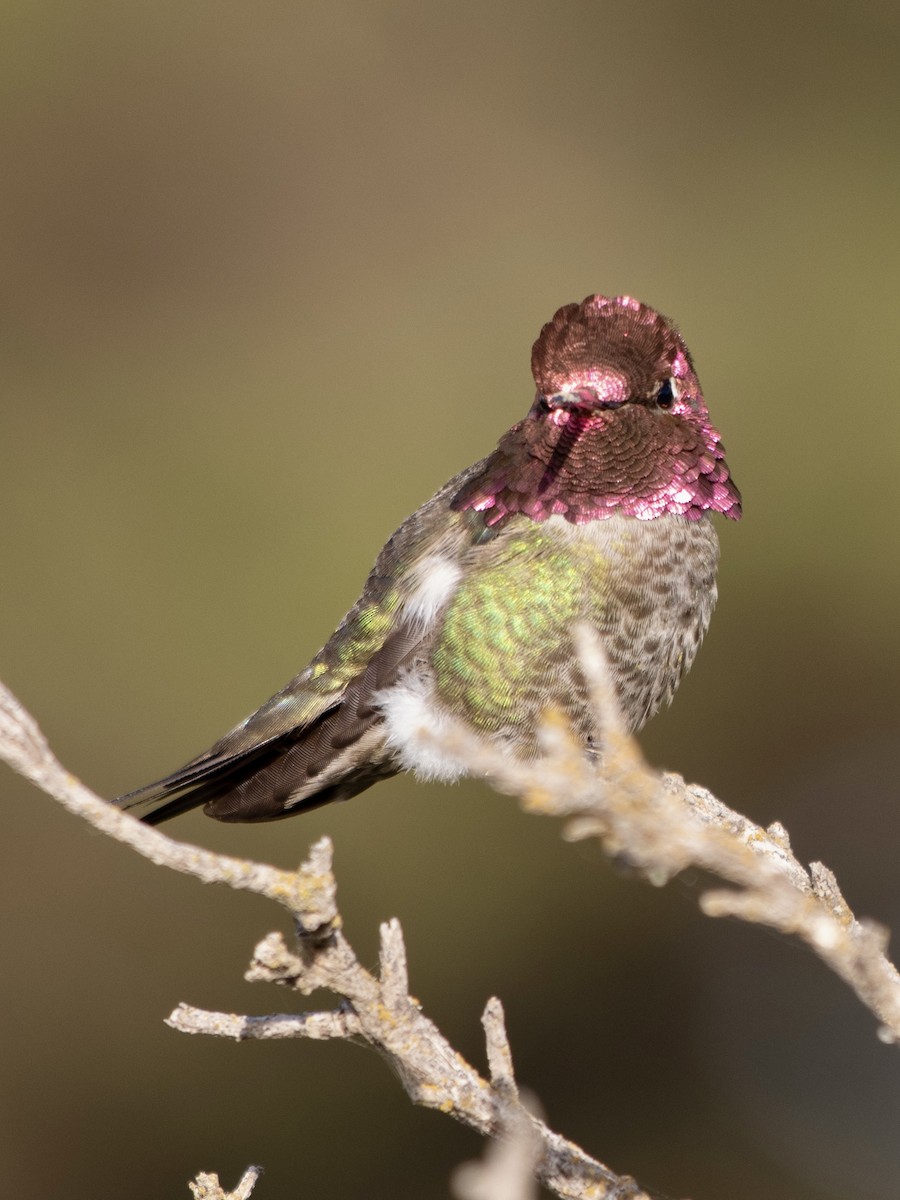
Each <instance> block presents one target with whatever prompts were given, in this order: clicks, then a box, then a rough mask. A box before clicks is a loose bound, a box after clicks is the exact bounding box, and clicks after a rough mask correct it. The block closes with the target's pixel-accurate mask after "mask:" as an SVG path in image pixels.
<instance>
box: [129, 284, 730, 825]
mask: <svg viewBox="0 0 900 1200" xmlns="http://www.w3.org/2000/svg"><path fill="white" fill-rule="evenodd" d="M531 369H532V373H533V375H534V381H535V385H536V388H537V394H536V395H535V398H534V401H533V403H532V405H531V408H530V409H529V411H528V413H527V415H526V416H525V418H524V419H523V420H521V421H519V422H518V423H517V424H515V425H513V427H512V428H511V429H510V430H509V431H508V432H507V433H505V434H504V435H503V437H502V438H501V439H500V441H499V443H498V445H497V448H496V449H495V450H494V451H493V452H492V453H491V454H489V455H488V457H487V458H484V459H482V460H481V461H480V462H477V463H475V464H474V465H473V466H471V467H469V468H467V469H466V470H464V471H462V472H461V473H460V474H459V475H456V476H455V477H454V478H453V479H451V480H450V481H449V482H448V483H446V484H445V485H444V486H443V487H442V488H440V490H439V491H438V492H437V493H436V494H435V495H434V496H433V497H432V498H431V499H430V500H428V501H426V503H425V504H423V505H422V507H421V508H419V509H418V510H417V511H416V512H414V513H413V514H412V515H411V516H410V517H408V518H407V519H406V520H405V521H404V522H403V524H402V525H401V526H400V528H399V529H398V530H397V531H396V533H394V534H393V536H392V537H391V538H389V540H388V542H387V544H386V545H385V546H384V548H383V549H382V551H381V553H380V554H379V555H378V558H377V560H376V562H375V566H374V567H373V569H372V571H371V573H370V575H369V577H368V578H367V580H366V582H365V584H364V586H363V591H362V595H361V596H360V598H359V600H358V601H357V602H356V604H355V605H354V606H353V608H351V609H350V611H349V613H347V615H346V616H345V617H344V619H343V621H341V623H340V625H339V626H338V627H337V629H336V630H335V632H334V633H333V634H332V636H331V637H330V638H329V639H328V641H327V643H326V644H325V646H324V647H323V648H322V649H321V650H320V651H319V653H318V654H317V655H316V656H315V657H314V658H313V659H312V661H311V662H310V663H309V665H308V666H306V667H304V669H303V670H302V671H301V672H300V674H299V675H297V676H296V677H295V678H294V679H292V680H291V681H290V683H288V684H287V685H286V686H285V687H284V688H282V689H281V691H280V692H277V693H276V694H275V695H274V696H273V697H272V698H271V699H270V700H267V701H266V703H265V704H263V705H262V707H261V708H259V709H257V711H256V712H254V713H253V714H252V715H251V716H249V717H247V718H246V719H245V720H243V721H241V723H240V724H239V725H237V726H236V727H235V728H234V729H232V730H231V731H230V732H229V733H226V734H225V736H224V737H222V738H220V739H219V741H217V742H216V743H215V745H213V746H212V747H210V749H208V750H206V751H205V752H204V753H203V754H200V755H199V756H198V757H197V758H194V759H192V760H191V761H190V762H189V763H187V764H186V765H185V766H183V767H182V768H181V769H180V770H178V771H175V772H174V773H173V774H172V775H169V776H167V777H166V778H165V779H162V780H160V781H159V782H157V783H152V784H150V785H148V786H147V787H143V788H139V789H138V790H137V791H134V792H130V793H129V794H128V795H126V796H122V797H120V798H119V799H118V800H117V801H116V803H117V804H119V805H120V806H121V807H122V808H125V809H129V810H131V809H133V810H135V813H136V815H140V816H141V819H142V820H144V821H145V822H147V823H149V824H152V825H155V824H158V823H159V822H161V821H165V820H167V819H168V818H170V817H174V816H176V815H178V814H179V813H183V812H186V811H188V810H189V809H193V808H196V807H199V806H202V807H203V809H204V811H205V812H206V813H207V814H208V815H209V816H211V817H216V818H218V819H219V820H221V821H268V820H274V819H277V818H280V817H288V816H292V815H293V814H294V813H301V812H304V811H306V810H308V809H311V808H315V807H318V806H319V805H322V804H327V803H329V802H330V801H332V800H346V799H349V798H350V797H352V796H355V795H357V794H358V793H359V792H362V791H364V790H365V789H366V788H368V787H371V785H372V784H374V783H377V782H378V781H379V780H381V779H387V778H389V777H390V776H392V775H395V774H397V773H398V772H400V771H407V770H411V771H414V772H415V774H416V775H417V776H418V777H420V778H423V779H438V780H445V781H452V780H455V779H458V778H459V777H460V776H462V775H464V774H465V773H466V767H465V765H464V764H463V763H461V762H459V761H456V760H455V759H454V758H453V757H452V755H451V754H450V753H449V752H446V751H444V750H443V749H442V748H441V745H440V732H441V729H442V727H446V726H447V725H448V724H449V723H451V722H457V721H461V722H463V723H465V725H466V726H467V727H468V728H470V729H471V730H473V731H474V732H475V733H476V734H477V735H478V736H480V737H482V738H484V739H487V740H488V741H489V742H490V743H492V744H494V745H497V746H500V747H503V748H504V749H508V751H509V752H510V754H512V755H514V756H517V757H521V758H525V759H528V758H533V757H534V756H536V755H537V754H539V739H538V730H539V728H540V725H541V722H542V720H543V718H544V715H545V714H546V712H547V711H548V710H550V709H553V710H557V711H561V712H562V713H563V714H564V715H565V717H566V718H567V720H568V721H569V723H570V724H571V727H572V729H573V731H574V733H575V735H576V737H577V738H578V739H580V741H581V742H582V744H583V745H584V748H585V753H588V754H589V753H592V748H593V741H594V738H595V736H596V734H595V716H594V714H593V712H592V710H591V706H590V703H589V700H588V696H587V688H586V685H585V681H584V679H583V678H582V675H581V671H580V668H579V663H578V658H577V654H576V651H575V647H574V641H573V638H574V632H575V630H576V628H577V627H578V626H580V625H581V624H583V623H587V624H588V625H589V626H590V627H592V628H593V629H594V630H595V631H596V633H597V635H598V637H599V639H600V641H601V643H602V645H603V649H604V652H605V654H606V658H607V660H608V664H609V670H610V674H611V678H612V681H613V685H614V687H615V691H616V695H617V698H618V703H619V706H620V708H621V712H622V715H623V718H624V721H625V724H626V725H627V726H628V727H629V728H630V729H631V730H637V729H639V728H640V727H641V726H642V725H643V724H644V722H645V721H646V720H647V719H648V718H649V717H651V716H653V714H654V713H655V712H656V711H657V710H658V709H659V708H661V707H662V706H663V705H664V704H668V703H669V701H670V700H671V699H672V696H673V695H674V693H675V689H676V688H677V686H678V683H679V681H680V680H681V678H682V677H683V675H684V674H685V672H686V671H687V670H688V668H689V667H690V665H691V663H692V662H693V659H694V656H695V654H696V652H697V649H698V647H699V645H700V642H701V641H702V639H703V636H704V634H705V633H706V630H707V627H708V625H709V621H710V617H711V616H712V611H713V608H714V606H715V602H716V569H717V566H718V559H719V544H718V536H717V533H716V530H715V527H714V525H713V521H712V519H711V518H712V516H713V514H714V513H721V514H723V515H724V516H726V517H730V518H731V519H733V520H736V519H738V518H739V517H740V515H741V497H740V493H739V491H738V489H737V487H736V486H735V484H734V482H733V480H732V478H731V474H730V471H729V469H728V465H727V463H726V462H725V452H724V448H723V446H722V442H721V438H720V435H719V433H718V431H717V430H716V428H715V427H714V426H713V425H712V423H711V421H710V418H709V413H708V411H707V407H706V403H705V401H704V399H703V394H702V392H701V390H700V383H699V381H698V378H697V374H696V372H695V370H694V364H693V361H692V359H691V356H690V353H689V352H688V349H687V346H686V345H685V343H684V341H683V340H682V338H681V335H680V333H679V332H678V330H677V329H676V327H675V326H674V324H673V323H672V322H671V321H669V320H668V319H667V318H666V317H664V316H662V315H661V314H660V313H658V312H656V311H655V310H654V309H652V308H649V307H648V306H647V305H645V304H641V303H639V302H638V301H637V300H634V299H632V298H631V297H630V296H615V297H607V296H599V295H594V296H588V297H587V299H585V300H584V301H582V303H580V304H567V305H565V306H564V307H563V308H560V309H559V310H558V311H557V312H556V314H555V315H554V316H553V317H552V319H551V320H550V321H548V322H547V324H546V325H545V326H544V327H543V329H542V330H541V333H540V336H539V337H538V339H537V341H536V342H535V343H534V346H533V348H532V352H531ZM423 729H425V730H428V731H430V732H432V733H433V734H434V735H435V736H434V737H431V738H424V739H423V738H422V736H421V732H422V730H423Z"/></svg>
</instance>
